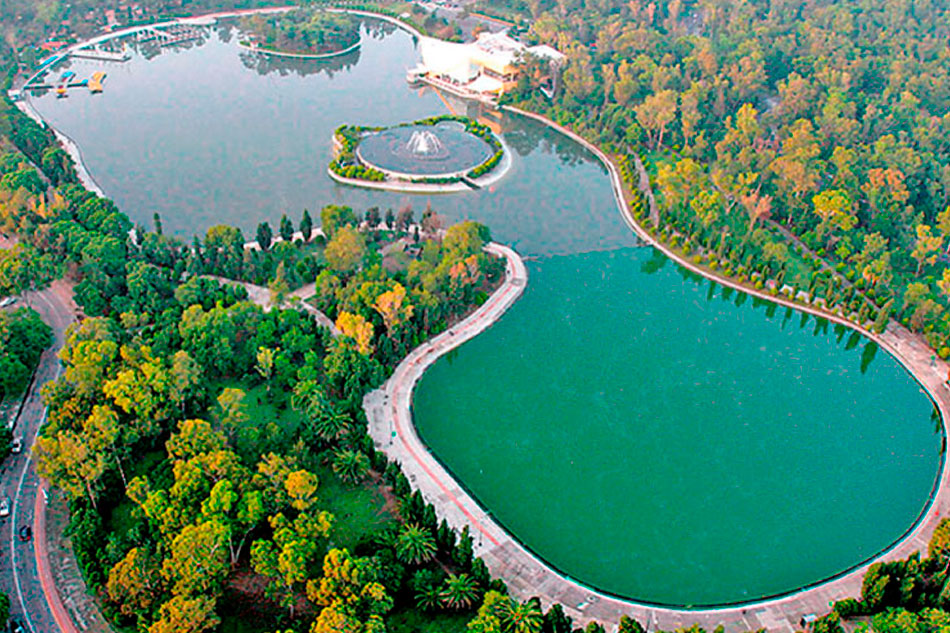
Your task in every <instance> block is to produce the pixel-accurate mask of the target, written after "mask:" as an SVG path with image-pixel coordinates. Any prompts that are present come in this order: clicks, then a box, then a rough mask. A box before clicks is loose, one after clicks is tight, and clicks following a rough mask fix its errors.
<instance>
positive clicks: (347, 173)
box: [328, 115, 511, 192]
mask: <svg viewBox="0 0 950 633" xmlns="http://www.w3.org/2000/svg"><path fill="white" fill-rule="evenodd" d="M333 148H334V155H333V160H331V161H330V165H329V167H328V172H329V174H330V177H331V178H333V179H334V180H336V181H337V182H341V183H344V184H351V185H356V186H362V187H370V188H375V189H394V190H400V191H444V192H448V191H464V190H466V189H480V188H482V187H483V186H486V185H488V184H491V183H493V182H495V181H496V180H498V179H499V178H500V177H501V176H502V175H503V174H504V172H505V171H507V169H508V167H509V165H510V162H511V161H510V158H509V156H508V153H507V151H506V150H505V146H504V144H503V143H502V142H501V140H500V139H499V138H498V137H497V136H495V134H494V133H493V132H492V131H491V129H490V128H489V127H488V126H487V125H484V124H481V123H479V122H477V121H475V120H473V119H470V118H468V117H464V116H457V115H443V116H437V117H431V118H428V119H422V120H419V121H413V122H411V123H402V124H400V125H396V126H392V127H364V126H356V125H342V126H340V127H339V128H337V129H336V131H335V132H334V134H333Z"/></svg>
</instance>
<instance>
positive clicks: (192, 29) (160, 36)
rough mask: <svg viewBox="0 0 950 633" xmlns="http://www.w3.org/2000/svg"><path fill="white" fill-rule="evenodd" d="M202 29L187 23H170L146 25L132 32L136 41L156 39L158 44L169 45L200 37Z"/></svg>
mask: <svg viewBox="0 0 950 633" xmlns="http://www.w3.org/2000/svg"><path fill="white" fill-rule="evenodd" d="M202 36H203V31H202V30H201V28H200V27H198V26H191V25H188V24H171V25H169V26H166V27H164V28H157V27H154V26H146V27H143V28H142V29H141V30H139V31H137V32H136V33H135V34H134V37H135V41H137V42H154V41H157V42H158V43H159V45H160V46H170V45H172V44H180V43H182V42H190V41H192V40H197V39H200V38H201V37H202Z"/></svg>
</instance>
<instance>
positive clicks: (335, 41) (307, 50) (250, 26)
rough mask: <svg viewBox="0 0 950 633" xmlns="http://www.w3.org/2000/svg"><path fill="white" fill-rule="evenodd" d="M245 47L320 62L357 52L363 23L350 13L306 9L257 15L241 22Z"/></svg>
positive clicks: (242, 43)
mask: <svg viewBox="0 0 950 633" xmlns="http://www.w3.org/2000/svg"><path fill="white" fill-rule="evenodd" d="M241 29H242V31H243V32H244V33H245V40H243V41H242V42H241V45H242V46H244V47H245V48H248V49H250V50H254V51H258V52H261V53H267V54H271V55H284V56H288V57H305V58H310V59H320V58H324V57H335V56H337V55H344V54H346V53H349V52H351V51H353V50H356V49H357V48H358V47H359V45H360V23H359V20H357V19H356V18H354V17H353V16H350V15H348V14H346V13H341V12H336V11H326V10H324V9H318V8H314V7H302V8H297V9H292V10H290V11H286V12H283V13H276V14H264V13H257V14H254V15H251V16H248V17H246V18H244V19H242V20H241Z"/></svg>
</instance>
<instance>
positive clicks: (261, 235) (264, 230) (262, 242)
mask: <svg viewBox="0 0 950 633" xmlns="http://www.w3.org/2000/svg"><path fill="white" fill-rule="evenodd" d="M273 237H274V233H273V231H271V228H270V224H268V223H267V222H261V223H260V224H258V225H257V245H258V246H260V247H261V250H262V251H266V250H268V249H270V245H271V240H272V239H273Z"/></svg>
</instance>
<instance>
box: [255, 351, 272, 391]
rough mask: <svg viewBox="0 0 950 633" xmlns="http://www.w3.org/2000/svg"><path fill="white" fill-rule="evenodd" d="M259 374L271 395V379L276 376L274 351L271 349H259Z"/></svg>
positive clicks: (257, 366) (257, 367)
mask: <svg viewBox="0 0 950 633" xmlns="http://www.w3.org/2000/svg"><path fill="white" fill-rule="evenodd" d="M255 369H257V373H258V374H260V375H261V378H263V379H264V382H265V383H266V384H267V392H268V393H270V379H271V377H272V376H273V375H274V350H272V349H271V348H269V347H259V348H257V365H256V367H255Z"/></svg>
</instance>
